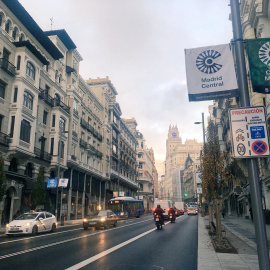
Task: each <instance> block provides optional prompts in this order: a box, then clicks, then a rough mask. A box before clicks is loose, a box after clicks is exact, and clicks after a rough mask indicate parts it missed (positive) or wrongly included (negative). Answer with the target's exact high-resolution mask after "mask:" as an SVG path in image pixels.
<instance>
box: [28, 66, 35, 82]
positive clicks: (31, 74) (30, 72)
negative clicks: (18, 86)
mask: <svg viewBox="0 0 270 270" xmlns="http://www.w3.org/2000/svg"><path fill="white" fill-rule="evenodd" d="M26 74H27V75H28V76H29V77H31V78H32V79H33V80H34V79H35V67H34V65H33V64H32V63H31V62H29V61H28V62H27V64H26Z"/></svg>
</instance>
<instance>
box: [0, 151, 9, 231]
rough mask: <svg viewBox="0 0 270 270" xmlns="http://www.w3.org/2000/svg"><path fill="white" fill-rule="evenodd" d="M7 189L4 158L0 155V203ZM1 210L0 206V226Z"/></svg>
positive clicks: (0, 219) (0, 221) (0, 220)
mask: <svg viewBox="0 0 270 270" xmlns="http://www.w3.org/2000/svg"><path fill="white" fill-rule="evenodd" d="M6 189H7V178H6V174H5V172H4V159H3V157H2V156H0V203H1V202H2V201H3V199H4V196H5V194H6ZM2 212H3V209H2V207H1V206H0V227H1V224H2Z"/></svg>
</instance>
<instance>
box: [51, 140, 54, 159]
mask: <svg viewBox="0 0 270 270" xmlns="http://www.w3.org/2000/svg"><path fill="white" fill-rule="evenodd" d="M53 147H54V138H51V150H50V154H51V155H53Z"/></svg>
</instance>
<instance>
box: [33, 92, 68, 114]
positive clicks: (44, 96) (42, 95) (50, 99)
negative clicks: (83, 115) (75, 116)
mask: <svg viewBox="0 0 270 270" xmlns="http://www.w3.org/2000/svg"><path fill="white" fill-rule="evenodd" d="M38 96H39V97H40V98H41V99H43V100H44V101H45V102H46V103H47V104H49V105H50V106H51V107H61V108H62V109H63V110H64V111H66V112H67V113H68V114H69V111H70V108H69V107H68V106H67V105H66V104H65V103H63V102H62V101H61V100H59V99H57V98H53V97H51V96H50V95H49V94H48V92H47V91H46V90H43V89H41V88H39V95H38Z"/></svg>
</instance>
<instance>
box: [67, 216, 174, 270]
mask: <svg viewBox="0 0 270 270" xmlns="http://www.w3.org/2000/svg"><path fill="white" fill-rule="evenodd" d="M168 223H170V221H168V222H166V223H165V225H167V224H168ZM155 230H156V228H154V229H151V230H149V231H146V232H144V233H142V234H140V235H137V236H135V237H133V238H131V239H129V240H127V241H125V242H123V243H121V244H119V245H117V246H115V247H112V248H109V249H107V250H105V251H103V252H101V253H99V254H97V255H95V256H93V257H90V258H89V259H86V260H84V261H82V262H80V263H77V264H75V265H73V266H71V267H69V268H66V270H77V269H80V268H82V267H84V266H86V265H88V264H90V263H92V262H94V261H96V260H99V259H100V258H102V257H104V256H106V255H108V254H110V253H112V252H114V251H115V250H117V249H119V248H121V247H124V246H126V245H128V244H130V243H132V242H134V241H136V240H138V239H140V238H142V237H143V236H145V235H147V234H149V233H151V232H153V231H155Z"/></svg>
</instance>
